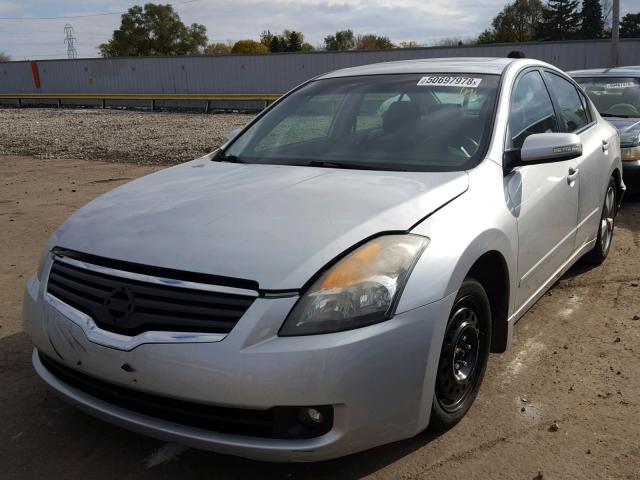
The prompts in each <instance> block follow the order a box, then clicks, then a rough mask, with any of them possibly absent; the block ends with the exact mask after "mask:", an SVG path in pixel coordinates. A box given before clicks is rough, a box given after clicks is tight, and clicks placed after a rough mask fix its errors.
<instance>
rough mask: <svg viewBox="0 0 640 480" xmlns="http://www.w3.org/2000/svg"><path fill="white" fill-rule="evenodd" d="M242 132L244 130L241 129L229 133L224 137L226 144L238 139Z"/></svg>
mask: <svg viewBox="0 0 640 480" xmlns="http://www.w3.org/2000/svg"><path fill="white" fill-rule="evenodd" d="M240 130H242V129H241V128H234V129H233V130H231V131H230V132H228V133H227V134H226V135H225V136H224V143H228V142H230V141H231V140H233V139H234V138H236V137H237V136H238V134H239V133H240Z"/></svg>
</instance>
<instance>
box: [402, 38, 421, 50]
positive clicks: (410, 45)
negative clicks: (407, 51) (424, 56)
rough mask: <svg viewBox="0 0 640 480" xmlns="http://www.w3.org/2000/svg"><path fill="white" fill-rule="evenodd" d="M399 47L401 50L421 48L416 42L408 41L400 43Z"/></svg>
mask: <svg viewBox="0 0 640 480" xmlns="http://www.w3.org/2000/svg"><path fill="white" fill-rule="evenodd" d="M399 46H400V48H418V47H420V44H419V43H418V42H416V41H415V40H408V41H404V42H400V44H399Z"/></svg>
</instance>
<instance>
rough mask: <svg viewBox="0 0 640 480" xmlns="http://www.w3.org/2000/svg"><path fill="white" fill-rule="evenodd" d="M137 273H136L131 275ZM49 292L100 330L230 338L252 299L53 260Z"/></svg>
mask: <svg viewBox="0 0 640 480" xmlns="http://www.w3.org/2000/svg"><path fill="white" fill-rule="evenodd" d="M134 273H135V272H134ZM47 291H48V292H49V293H50V294H51V295H53V296H54V297H56V298H57V299H59V300H61V301H62V302H64V303H66V304H67V305H69V306H71V307H73V308H75V309H77V310H80V311H81V312H83V313H86V314H87V315H89V316H90V317H91V318H92V319H93V321H94V322H95V323H96V325H98V327H100V328H101V329H103V330H107V331H110V332H114V333H120V334H123V335H129V336H133V335H138V334H140V333H143V332H147V331H170V332H206V333H229V332H230V331H231V329H232V328H233V327H234V326H235V324H236V322H237V321H238V320H239V319H240V317H242V315H243V314H244V313H245V312H246V310H247V309H248V308H249V306H250V305H251V304H252V303H253V301H254V299H255V297H252V296H245V295H238V294H235V293H234V294H230V293H219V292H210V291H204V290H195V289H189V288H183V287H174V286H168V285H159V284H156V283H147V282H143V281H138V280H133V279H128V278H123V277H119V276H112V275H108V274H105V273H100V272H96V271H93V270H89V269H86V268H81V267H78V266H76V265H71V264H69V263H66V262H63V261H60V260H55V261H54V262H53V265H52V267H51V272H50V273H49V281H48V283H47Z"/></svg>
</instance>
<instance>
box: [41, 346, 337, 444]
mask: <svg viewBox="0 0 640 480" xmlns="http://www.w3.org/2000/svg"><path fill="white" fill-rule="evenodd" d="M39 356H40V361H41V362H42V365H43V366H44V367H45V368H46V369H47V371H49V373H51V374H52V375H53V376H55V377H56V378H57V379H58V380H60V381H61V382H63V383H65V384H67V385H69V386H71V387H73V388H75V389H77V390H80V391H82V392H84V393H86V394H88V395H90V396H92V397H94V398H98V399H100V400H103V401H105V402H108V403H110V404H112V405H116V406H119V407H122V408H125V409H127V410H130V411H133V412H137V413H141V414H143V415H147V416H150V417H155V418H158V419H162V420H166V421H169V422H173V423H178V424H181V425H187V426H191V427H197V428H201V429H205V430H211V431H215V432H220V433H232V434H235V435H245V436H252V437H263V438H278V439H285V438H289V439H291V438H298V439H299V438H313V437H318V436H320V435H323V434H325V433H327V432H328V431H329V430H331V428H332V426H333V407H331V406H329V405H325V406H318V407H314V408H315V409H317V410H318V411H320V412H321V414H322V416H323V419H324V421H323V422H322V423H321V424H320V425H317V426H309V425H305V424H304V423H303V422H302V421H301V420H300V419H299V418H298V417H299V415H298V413H299V410H300V408H299V407H273V408H270V409H268V410H254V409H245V408H229V407H218V406H212V405H206V404H203V403H195V402H186V401H183V400H177V399H174V398H167V397H163V396H160V395H154V394H150V393H145V392H141V391H138V390H132V389H130V388H126V387H121V386H119V385H114V384H112V383H108V382H105V381H102V380H98V379H96V378H94V377H91V376H89V375H86V374H84V373H81V372H78V371H76V370H73V369H71V368H69V367H67V366H65V365H62V364H61V363H58V362H56V361H55V360H52V359H51V358H49V357H47V356H45V355H43V354H42V353H40V354H39Z"/></svg>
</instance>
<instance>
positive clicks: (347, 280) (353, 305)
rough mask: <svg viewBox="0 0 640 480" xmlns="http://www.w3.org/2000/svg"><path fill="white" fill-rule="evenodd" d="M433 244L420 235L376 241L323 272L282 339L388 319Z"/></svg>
mask: <svg viewBox="0 0 640 480" xmlns="http://www.w3.org/2000/svg"><path fill="white" fill-rule="evenodd" d="M428 244H429V239H428V238H427V237H421V236H419V235H412V234H406V235H385V236H381V237H378V238H375V239H373V240H371V241H369V242H367V243H365V244H364V245H362V246H360V247H358V248H357V249H356V250H354V251H353V252H351V253H350V254H348V255H347V256H346V257H344V258H342V259H341V260H339V261H338V262H337V263H336V264H335V265H333V266H332V267H331V268H329V269H328V270H327V271H326V272H324V273H323V274H322V275H321V276H320V278H318V279H317V280H316V281H315V282H314V283H313V284H312V285H311V287H310V288H309V289H308V290H307V291H306V292H305V293H304V295H303V296H302V297H301V298H300V300H298V303H296V305H295V307H293V310H291V313H290V314H289V316H288V317H287V319H286V320H285V322H284V325H283V326H282V328H281V329H280V335H281V336H291V335H310V334H317V333H330V332H338V331H342V330H350V329H352V328H358V327H363V326H365V325H371V324H373V323H378V322H381V321H383V320H386V319H388V318H389V317H390V315H391V314H392V313H393V308H394V307H395V304H396V299H397V298H398V297H399V295H400V293H401V292H402V289H403V288H404V284H405V282H406V281H407V278H408V277H409V274H410V273H411V270H412V269H413V266H414V265H415V264H416V261H417V260H418V258H420V254H421V253H422V251H423V250H424V249H425V248H426V246H427V245H428Z"/></svg>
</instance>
